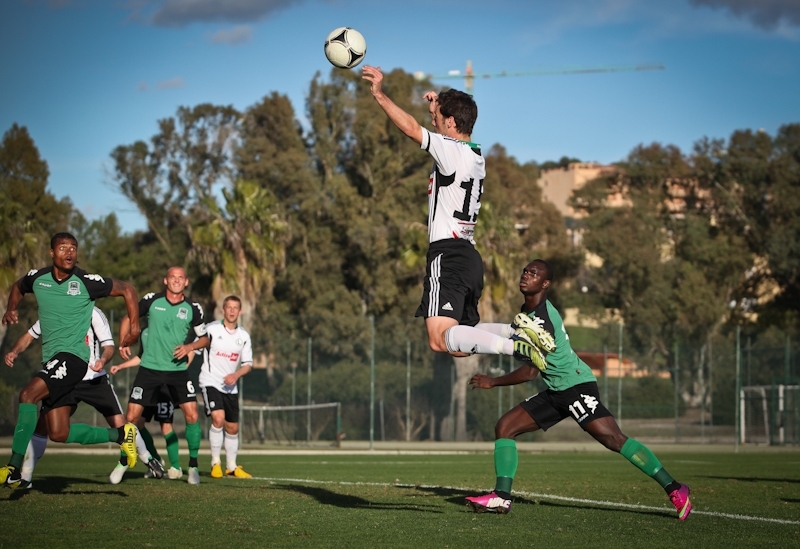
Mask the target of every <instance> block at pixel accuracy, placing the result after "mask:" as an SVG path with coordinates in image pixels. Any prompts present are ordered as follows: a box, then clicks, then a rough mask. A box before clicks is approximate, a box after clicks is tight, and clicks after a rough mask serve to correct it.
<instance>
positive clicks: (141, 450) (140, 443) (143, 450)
mask: <svg viewBox="0 0 800 549" xmlns="http://www.w3.org/2000/svg"><path fill="white" fill-rule="evenodd" d="M136 453H137V454H139V460H140V461H141V462H142V463H147V462H148V461H150V459H151V458H152V457H153V456H151V455H150V451H149V450H148V449H147V446H146V445H145V443H144V439H143V438H142V435H140V434H139V429H136Z"/></svg>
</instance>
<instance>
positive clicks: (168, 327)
mask: <svg viewBox="0 0 800 549" xmlns="http://www.w3.org/2000/svg"><path fill="white" fill-rule="evenodd" d="M164 285H165V286H166V289H165V290H164V291H163V292H159V293H157V294H147V295H146V296H144V297H143V298H142V299H141V301H139V311H138V313H139V316H141V317H142V318H144V317H147V331H148V336H147V345H145V347H144V353H143V354H142V362H141V364H140V366H139V371H138V372H137V373H136V379H134V381H133V386H132V387H131V394H130V398H129V400H128V411H127V420H128V421H129V422H131V423H134V424H135V423H136V422H137V421H138V420H139V417H140V416H141V415H142V412H143V411H144V407H145V406H155V404H156V403H157V402H158V396H159V392H160V389H161V386H162V385H164V386H165V388H166V389H167V390H168V391H169V393H170V396H171V397H172V401H173V402H177V403H179V404H180V407H181V410H182V411H183V415H184V417H185V418H186V442H187V443H188V445H189V475H188V481H189V484H199V483H200V473H199V471H198V469H197V456H198V453H199V450H200V439H201V437H202V433H201V431H200V424H199V423H198V419H199V418H198V414H197V393H196V391H195V388H194V384H193V383H192V381H191V379H190V378H189V371H188V367H189V364H188V361H187V356H189V354H190V353H192V351H197V350H199V349H203V348H205V347H207V346H208V343H209V338H208V336H207V335H206V325H205V323H204V322H203V310H202V309H201V308H200V305H198V304H197V303H190V302H188V301H186V300H185V298H184V295H183V292H184V290H185V289H186V288H187V287H188V286H189V279H188V277H187V276H186V271H185V270H183V268H181V267H171V268H170V269H169V270H168V271H167V276H166V277H164ZM127 330H128V322H127V318H123V319H122V322H121V323H120V337H123V336H124V335H125V334H126V333H127ZM119 354H120V356H122V358H124V359H125V360H127V359H129V358H130V349H129V348H127V347H121V348H120V350H119ZM122 459H124V458H122ZM120 465H121V466H122V467H125V464H124V463H120ZM122 473H124V471H122ZM112 474H113V473H112ZM120 479H121V473H120Z"/></svg>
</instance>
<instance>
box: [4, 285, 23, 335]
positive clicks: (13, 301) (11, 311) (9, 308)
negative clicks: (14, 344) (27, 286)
mask: <svg viewBox="0 0 800 549" xmlns="http://www.w3.org/2000/svg"><path fill="white" fill-rule="evenodd" d="M21 284H22V279H21V278H20V279H19V280H17V281H16V282H14V284H12V285H11V291H10V292H9V294H8V304H7V305H6V312H5V314H4V315H3V325H4V326H5V325H6V324H16V323H17V322H19V312H18V311H17V307H18V306H19V304H20V301H22V290H21V286H20V285H21Z"/></svg>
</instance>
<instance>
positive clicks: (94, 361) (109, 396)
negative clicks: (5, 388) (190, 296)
mask: <svg viewBox="0 0 800 549" xmlns="http://www.w3.org/2000/svg"><path fill="white" fill-rule="evenodd" d="M41 335H42V332H41V328H40V324H39V321H38V320H37V321H36V323H35V324H34V325H33V326H31V327H30V329H29V330H28V331H27V332H25V333H24V334H22V336H20V338H19V339H18V340H17V341H16V343H14V346H13V347H12V348H11V350H10V351H9V352H8V353H6V356H5V363H6V366H8V367H10V368H12V367H13V366H14V361H15V360H16V358H17V357H18V356H19V355H20V354H21V353H22V352H24V351H25V350H26V349H27V348H28V347H29V346H30V344H31V343H33V341H34V340H35V339H39V337H40V336H41ZM86 345H87V346H88V347H89V363H88V366H87V368H86V375H84V376H83V381H81V382H80V383H78V384H77V385H76V386H75V389H74V400H75V404H74V405H73V406H72V412H73V413H74V412H75V410H76V409H77V404H78V403H79V402H85V403H86V404H88V405H90V406H92V407H93V408H94V409H95V410H97V411H98V412H100V413H101V414H102V415H103V416H104V417H105V418H106V421H107V422H108V425H109V426H110V427H121V426H123V425H124V424H125V416H123V414H122V407H121V406H120V403H119V399H118V398H117V395H116V394H115V393H114V389H113V388H112V387H111V383H110V382H109V380H108V376H107V375H106V372H105V369H104V368H105V365H106V364H108V363H109V362H110V361H111V359H112V358H113V356H114V338H113V337H112V335H111V327H110V326H109V324H108V319H107V318H106V315H104V314H103V311H101V310H100V309H98V308H97V307H94V309H93V310H92V324H91V326H90V327H89V330H88V331H87V332H86ZM46 415H47V407H43V409H42V410H41V411H40V413H39V421H38V422H37V424H36V430H35V431H34V433H33V437H32V438H31V441H30V442H29V443H28V450H27V451H26V452H25V461H23V463H22V469H21V476H22V482H21V483H20V487H21V488H30V487H31V486H32V484H31V480H32V478H33V470H34V468H35V467H36V463H37V462H38V461H39V459H41V457H42V456H43V455H44V452H45V450H46V449H47V423H46V421H45V416H46ZM136 448H137V450H138V453H139V456H141V458H142V459H143V460H144V461H145V462H146V463H147V464H148V467H149V468H150V469H151V474H153V476H158V477H159V478H160V475H163V473H164V471H163V468H161V464H160V463H151V458H150V457H149V456H150V453H149V452H148V451H147V447H146V446H145V444H144V440H142V438H141V435H140V434H139V433H138V432H137V433H136Z"/></svg>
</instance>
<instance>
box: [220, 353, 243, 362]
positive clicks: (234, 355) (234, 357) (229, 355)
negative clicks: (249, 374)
mask: <svg viewBox="0 0 800 549" xmlns="http://www.w3.org/2000/svg"><path fill="white" fill-rule="evenodd" d="M217 356H219V357H222V358H227V359H228V360H230V361H231V362H236V361H237V360H239V353H223V352H222V351H217Z"/></svg>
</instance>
